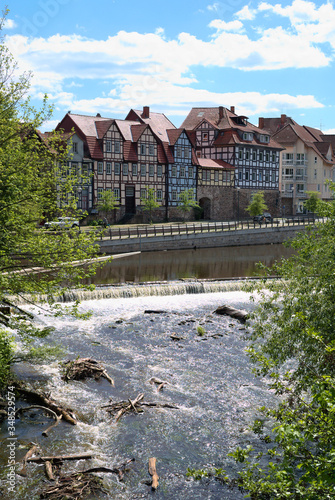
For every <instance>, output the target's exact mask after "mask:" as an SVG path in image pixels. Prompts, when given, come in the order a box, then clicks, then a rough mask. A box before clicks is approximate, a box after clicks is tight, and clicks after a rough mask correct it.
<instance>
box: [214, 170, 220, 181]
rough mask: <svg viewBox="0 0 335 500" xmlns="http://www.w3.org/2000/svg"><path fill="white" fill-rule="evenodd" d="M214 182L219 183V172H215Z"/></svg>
mask: <svg viewBox="0 0 335 500" xmlns="http://www.w3.org/2000/svg"><path fill="white" fill-rule="evenodd" d="M214 182H219V172H218V171H217V170H214Z"/></svg>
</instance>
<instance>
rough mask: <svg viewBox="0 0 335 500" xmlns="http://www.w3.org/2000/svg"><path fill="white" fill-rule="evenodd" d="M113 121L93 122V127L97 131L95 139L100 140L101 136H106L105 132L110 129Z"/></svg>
mask: <svg viewBox="0 0 335 500" xmlns="http://www.w3.org/2000/svg"><path fill="white" fill-rule="evenodd" d="M113 122H114V120H104V121H101V120H98V121H95V127H96V131H97V137H98V139H102V138H103V136H104V135H105V134H106V132H107V130H108V129H109V128H110V126H111V125H112V124H113Z"/></svg>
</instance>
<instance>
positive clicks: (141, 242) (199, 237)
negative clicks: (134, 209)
mask: <svg viewBox="0 0 335 500" xmlns="http://www.w3.org/2000/svg"><path fill="white" fill-rule="evenodd" d="M304 230H305V226H303V225H301V226H291V227H288V226H285V227H271V228H270V227H267V228H265V227H264V228H263V227H260V228H252V229H238V230H231V231H217V232H208V233H196V234H182V235H177V234H176V235H165V236H150V237H133V238H127V239H115V240H110V239H103V240H102V241H99V242H98V243H99V244H100V247H101V251H102V252H103V253H107V254H118V253H124V252H135V251H141V252H152V251H162V250H179V249H180V250H184V249H192V248H195V247H196V248H214V247H230V246H247V245H265V244H271V243H283V242H284V241H286V240H289V239H292V238H293V237H294V236H295V235H296V234H297V233H298V232H303V231H304Z"/></svg>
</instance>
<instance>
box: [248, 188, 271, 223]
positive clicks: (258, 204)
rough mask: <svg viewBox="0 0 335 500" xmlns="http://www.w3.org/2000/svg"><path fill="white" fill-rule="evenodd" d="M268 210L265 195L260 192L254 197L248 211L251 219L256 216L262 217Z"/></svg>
mask: <svg viewBox="0 0 335 500" xmlns="http://www.w3.org/2000/svg"><path fill="white" fill-rule="evenodd" d="M267 209H268V207H267V205H266V203H265V201H264V193H263V192H262V191H258V192H257V193H254V194H253V195H252V198H251V202H250V204H249V205H248V207H247V208H246V211H247V212H249V214H250V215H251V217H254V216H255V215H261V214H262V213H263V212H265V211H266V210H267Z"/></svg>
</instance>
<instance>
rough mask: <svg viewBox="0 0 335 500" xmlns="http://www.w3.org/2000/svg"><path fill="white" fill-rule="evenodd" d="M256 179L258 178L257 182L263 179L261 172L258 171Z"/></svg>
mask: <svg viewBox="0 0 335 500" xmlns="http://www.w3.org/2000/svg"><path fill="white" fill-rule="evenodd" d="M258 180H259V182H262V180H263V175H262V172H259V173H258Z"/></svg>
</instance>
